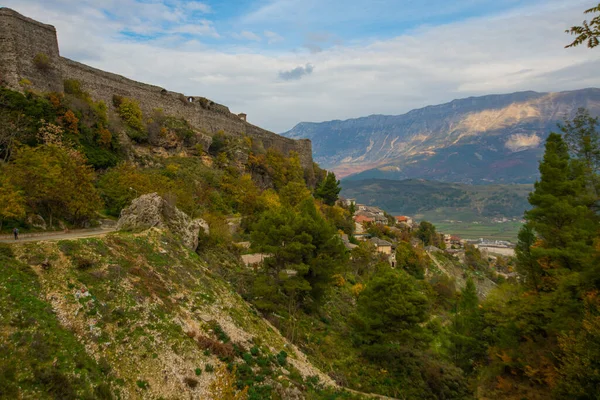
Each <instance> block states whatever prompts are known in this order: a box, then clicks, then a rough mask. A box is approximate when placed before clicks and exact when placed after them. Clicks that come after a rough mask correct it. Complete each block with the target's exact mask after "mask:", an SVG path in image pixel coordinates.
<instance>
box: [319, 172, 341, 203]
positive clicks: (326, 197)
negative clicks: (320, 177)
mask: <svg viewBox="0 0 600 400" xmlns="http://www.w3.org/2000/svg"><path fill="white" fill-rule="evenodd" d="M341 190H342V188H341V187H340V181H338V180H337V179H336V178H335V174H334V173H333V172H328V173H327V177H326V178H325V180H324V181H323V182H322V183H321V185H320V186H319V187H318V188H317V190H316V191H315V197H316V198H318V199H321V200H323V203H325V204H327V205H329V206H333V205H334V204H335V202H336V201H337V199H338V195H339V194H340V191H341Z"/></svg>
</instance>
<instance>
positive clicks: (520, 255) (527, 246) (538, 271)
mask: <svg viewBox="0 0 600 400" xmlns="http://www.w3.org/2000/svg"><path fill="white" fill-rule="evenodd" d="M518 238H519V241H518V242H517V246H516V248H515V253H516V256H517V271H518V272H519V274H520V275H521V277H522V278H523V283H524V284H525V286H527V287H529V288H531V289H533V290H535V291H536V292H537V291H539V290H540V288H541V284H542V275H543V274H544V271H543V269H542V268H541V266H540V264H539V263H538V261H537V260H536V258H535V256H534V255H533V252H532V248H533V246H534V245H535V241H536V237H535V232H534V231H533V228H532V227H531V225H529V224H525V225H523V227H522V228H521V230H520V231H519V236H518Z"/></svg>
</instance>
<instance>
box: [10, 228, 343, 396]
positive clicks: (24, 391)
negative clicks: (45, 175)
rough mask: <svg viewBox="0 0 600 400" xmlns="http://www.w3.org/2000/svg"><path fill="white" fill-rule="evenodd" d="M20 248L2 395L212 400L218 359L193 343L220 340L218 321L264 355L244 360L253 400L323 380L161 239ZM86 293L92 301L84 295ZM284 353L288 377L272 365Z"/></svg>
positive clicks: (14, 263)
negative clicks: (210, 392) (200, 339)
mask: <svg viewBox="0 0 600 400" xmlns="http://www.w3.org/2000/svg"><path fill="white" fill-rule="evenodd" d="M12 249H13V251H14V253H15V256H16V260H15V259H14V258H7V257H2V259H1V264H0V265H1V269H0V287H1V288H2V290H0V311H2V312H1V313H0V343H2V344H1V345H0V360H1V361H2V362H1V363H0V365H1V366H2V367H0V397H5V396H4V395H7V396H11V395H14V396H16V394H17V393H20V394H21V395H22V396H23V397H24V398H53V397H56V393H57V391H60V393H63V391H68V392H64V393H66V397H67V398H73V397H81V398H103V397H101V395H104V396H105V398H110V397H109V396H110V393H112V394H114V395H115V396H116V397H118V398H165V399H174V398H181V397H188V396H190V395H192V396H194V397H199V398H207V396H208V392H207V389H208V386H209V384H210V382H211V381H212V380H213V378H214V375H213V374H212V373H210V372H206V370H207V369H209V370H210V367H207V366H215V367H216V366H218V365H219V364H220V363H221V361H219V359H218V358H217V356H216V355H215V354H214V352H210V351H205V348H203V347H202V346H200V345H199V344H198V342H197V338H198V337H199V336H205V337H211V338H213V339H214V340H215V341H217V340H216V336H217V334H218V328H215V326H217V325H215V321H216V322H217V323H218V325H219V326H220V327H221V328H222V330H223V331H224V332H225V334H226V336H227V337H229V338H230V339H231V342H233V343H235V344H236V346H238V347H237V349H238V350H239V354H238V355H241V353H243V352H244V351H243V349H249V348H251V347H256V348H257V349H259V355H258V356H255V355H252V356H249V355H247V357H248V360H247V362H246V364H248V365H253V366H254V367H255V368H254V370H255V371H256V373H254V372H252V371H253V370H252V369H248V368H246V372H248V371H249V376H246V377H245V378H244V379H246V380H249V382H248V383H250V384H252V385H253V386H254V387H253V388H252V390H251V392H252V391H253V392H254V398H255V399H260V398H264V395H261V393H267V392H269V391H271V390H272V394H271V396H274V397H273V398H278V397H279V395H280V393H281V391H282V390H284V388H285V387H293V386H296V385H297V386H298V387H302V385H304V383H303V381H304V378H305V377H308V376H312V375H319V372H318V371H317V370H316V369H314V368H313V367H312V366H311V365H310V364H309V363H307V362H305V361H303V356H302V354H301V353H299V352H297V351H295V350H294V348H293V347H291V346H290V345H289V344H288V343H287V342H286V341H285V339H284V338H283V337H282V336H281V335H280V334H279V333H278V332H277V331H276V330H274V329H273V328H272V327H271V326H270V325H268V324H267V323H266V322H265V321H264V320H262V319H261V318H259V317H258V316H257V315H256V313H255V312H254V311H253V310H252V309H251V308H250V307H249V306H248V304H247V303H245V302H244V301H243V300H242V299H241V298H240V297H239V296H238V295H237V294H235V293H234V291H233V290H232V289H231V287H230V286H229V285H228V284H227V283H225V282H224V281H223V280H222V279H220V278H219V277H218V276H217V275H216V274H214V273H212V272H211V270H210V268H209V266H207V265H206V264H205V263H204V262H203V261H202V260H201V259H200V258H199V257H198V255H196V254H195V253H193V252H190V251H188V250H187V249H185V248H183V247H181V246H180V245H179V243H178V242H177V241H176V240H175V239H173V238H172V237H171V236H170V235H168V234H165V233H163V232H161V231H158V230H151V231H149V232H146V233H141V234H125V233H117V234H110V235H108V236H107V237H106V238H102V239H82V240H75V241H60V242H58V243H49V242H45V243H44V242H42V243H31V244H22V245H16V246H12ZM43 263H49V264H50V267H49V268H47V269H44V268H43V267H42V266H41V265H40V264H43ZM82 290H83V292H87V293H89V296H86V297H81V298H77V296H76V293H77V292H78V291H79V292H81V291H82ZM42 336H43V337H44V338H45V339H44V340H41V337H42ZM283 349H285V350H286V353H287V354H288V360H289V362H286V365H285V367H286V368H287V370H288V372H287V373H284V372H285V371H283V367H282V366H281V365H280V364H279V363H277V362H275V356H274V355H275V354H277V353H279V352H280V351H281V350H283ZM245 351H248V350H245ZM124 354H126V355H127V356H126V357H124V356H123V355H124ZM245 354H247V353H245ZM21 359H23V360H26V362H23V363H21V362H18V361H19V360H21ZM260 360H262V362H261V361H260ZM237 361H239V359H237V358H236V362H237ZM257 363H258V364H257ZM290 364H291V365H290ZM240 365H241V366H246V365H245V364H244V363H243V362H242V363H240ZM256 365H260V369H256V368H259V367H256ZM197 370H198V371H199V375H198V372H197ZM286 374H287V377H285V376H286ZM280 376H281V378H279V377H280ZM186 380H187V383H186ZM324 380H327V377H325V376H323V375H321V381H324ZM64 382H68V383H69V384H68V385H65V384H64ZM17 385H18V386H19V387H20V388H19V389H18V388H17ZM194 386H195V387H194ZM265 387H267V388H265ZM308 387H309V391H310V390H311V389H310V385H309V386H308ZM304 388H305V389H306V386H305V387H304ZM73 393H75V394H76V395H75V396H72V394H73ZM98 393H100V394H98ZM269 393H271V392H269ZM311 393H312V394H311V396H313V397H311V398H315V399H316V398H322V397H321V395H322V394H319V393H323V392H320V391H316V390H313V391H312V392H311ZM14 396H13V397H14ZM332 396H336V395H332ZM63 397H64V396H63ZM251 398H252V397H251ZM331 398H337V397H331ZM344 398H350V396H344Z"/></svg>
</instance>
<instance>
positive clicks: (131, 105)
mask: <svg viewBox="0 0 600 400" xmlns="http://www.w3.org/2000/svg"><path fill="white" fill-rule="evenodd" d="M115 99H117V100H120V101H117V102H115ZM113 104H115V105H116V104H119V105H118V106H117V112H118V113H119V116H120V117H121V119H122V120H123V122H124V123H125V124H126V125H127V128H128V129H127V135H128V136H129V137H130V138H131V139H133V140H135V141H137V142H142V141H145V140H147V139H148V132H146V129H145V127H144V122H143V120H142V118H143V114H142V109H141V108H140V105H139V103H138V102H137V101H135V100H132V99H129V98H127V97H120V99H119V97H117V96H114V97H113Z"/></svg>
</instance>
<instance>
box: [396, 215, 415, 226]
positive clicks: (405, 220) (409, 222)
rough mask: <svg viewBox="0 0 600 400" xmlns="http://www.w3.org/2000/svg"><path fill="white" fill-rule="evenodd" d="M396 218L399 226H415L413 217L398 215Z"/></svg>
mask: <svg viewBox="0 0 600 400" xmlns="http://www.w3.org/2000/svg"><path fill="white" fill-rule="evenodd" d="M395 218H396V222H397V223H399V224H401V223H405V224H407V225H408V226H412V224H413V219H412V218H411V217H407V216H406V215H397V216H396V217H395Z"/></svg>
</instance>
